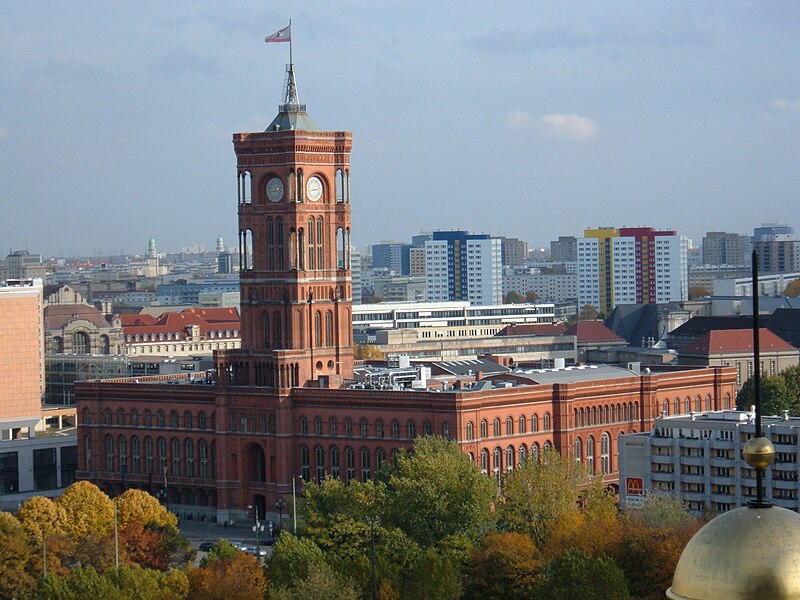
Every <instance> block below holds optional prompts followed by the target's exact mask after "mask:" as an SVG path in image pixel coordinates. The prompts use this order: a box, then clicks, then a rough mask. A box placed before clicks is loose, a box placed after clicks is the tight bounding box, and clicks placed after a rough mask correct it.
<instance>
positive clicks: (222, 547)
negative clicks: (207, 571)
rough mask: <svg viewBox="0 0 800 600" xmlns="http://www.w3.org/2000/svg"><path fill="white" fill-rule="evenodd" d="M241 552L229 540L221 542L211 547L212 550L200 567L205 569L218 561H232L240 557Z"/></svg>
mask: <svg viewBox="0 0 800 600" xmlns="http://www.w3.org/2000/svg"><path fill="white" fill-rule="evenodd" d="M239 552H240V550H239V549H238V548H237V547H236V546H234V545H233V544H231V543H230V542H229V541H228V540H219V541H218V542H217V543H216V544H214V545H213V546H211V550H209V551H208V553H207V554H206V555H205V556H204V557H203V560H201V561H200V566H201V567H205V566H207V565H210V564H211V563H214V562H216V561H218V560H230V559H233V558H236V557H237V556H238V555H239Z"/></svg>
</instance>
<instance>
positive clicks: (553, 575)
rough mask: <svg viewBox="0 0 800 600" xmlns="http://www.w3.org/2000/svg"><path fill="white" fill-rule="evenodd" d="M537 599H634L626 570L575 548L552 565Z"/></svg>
mask: <svg viewBox="0 0 800 600" xmlns="http://www.w3.org/2000/svg"><path fill="white" fill-rule="evenodd" d="M534 597H535V598H547V599H548V600H574V598H581V600H625V599H627V598H629V597H630V593H629V591H628V583H627V582H626V581H625V575H624V574H623V572H622V570H621V569H620V568H619V567H618V566H617V565H616V564H615V563H614V561H613V560H611V559H610V558H608V557H604V556H601V557H597V558H595V557H592V556H589V555H588V554H586V553H585V552H582V551H581V550H576V549H574V548H572V549H570V550H567V551H566V552H565V553H564V554H563V555H562V556H561V557H559V558H557V559H556V560H554V561H553V562H551V563H550V564H549V565H548V566H547V567H546V568H545V570H544V580H543V582H542V583H541V584H540V585H539V586H538V588H537V590H536V592H535V594H534Z"/></svg>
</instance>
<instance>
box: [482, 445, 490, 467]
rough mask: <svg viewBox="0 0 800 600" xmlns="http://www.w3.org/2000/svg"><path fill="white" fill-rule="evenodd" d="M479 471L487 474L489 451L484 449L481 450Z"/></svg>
mask: <svg viewBox="0 0 800 600" xmlns="http://www.w3.org/2000/svg"><path fill="white" fill-rule="evenodd" d="M481 471H483V472H484V473H488V472H489V451H488V450H487V449H486V448H484V449H483V450H481Z"/></svg>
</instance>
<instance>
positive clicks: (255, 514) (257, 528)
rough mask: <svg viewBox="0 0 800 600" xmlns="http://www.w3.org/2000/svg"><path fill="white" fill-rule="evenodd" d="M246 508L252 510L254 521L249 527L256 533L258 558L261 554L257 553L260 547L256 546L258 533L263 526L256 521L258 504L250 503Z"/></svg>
mask: <svg viewBox="0 0 800 600" xmlns="http://www.w3.org/2000/svg"><path fill="white" fill-rule="evenodd" d="M247 508H250V509H252V510H253V518H254V522H253V527H252V528H251V529H252V530H253V533H255V534H256V558H259V557H260V556H261V555H260V554H259V550H260V548H259V547H258V534H259V533H261V532H263V531H264V526H263V525H262V524H261V523H260V522H259V521H258V506H252V505H250V506H248V507H247Z"/></svg>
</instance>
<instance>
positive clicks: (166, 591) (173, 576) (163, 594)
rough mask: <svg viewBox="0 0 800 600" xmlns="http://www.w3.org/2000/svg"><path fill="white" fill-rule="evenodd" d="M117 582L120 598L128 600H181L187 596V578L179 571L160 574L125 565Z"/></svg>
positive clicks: (121, 567) (155, 571) (160, 572)
mask: <svg viewBox="0 0 800 600" xmlns="http://www.w3.org/2000/svg"><path fill="white" fill-rule="evenodd" d="M117 580H118V582H119V588H120V592H121V596H122V598H125V599H129V600H182V599H183V598H186V596H187V595H188V594H189V578H188V577H187V576H186V573H185V572H184V571H182V570H180V569H170V570H169V571H166V572H162V571H158V570H155V569H145V568H143V567H140V566H139V565H125V566H120V570H119V576H118V578H117Z"/></svg>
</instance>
